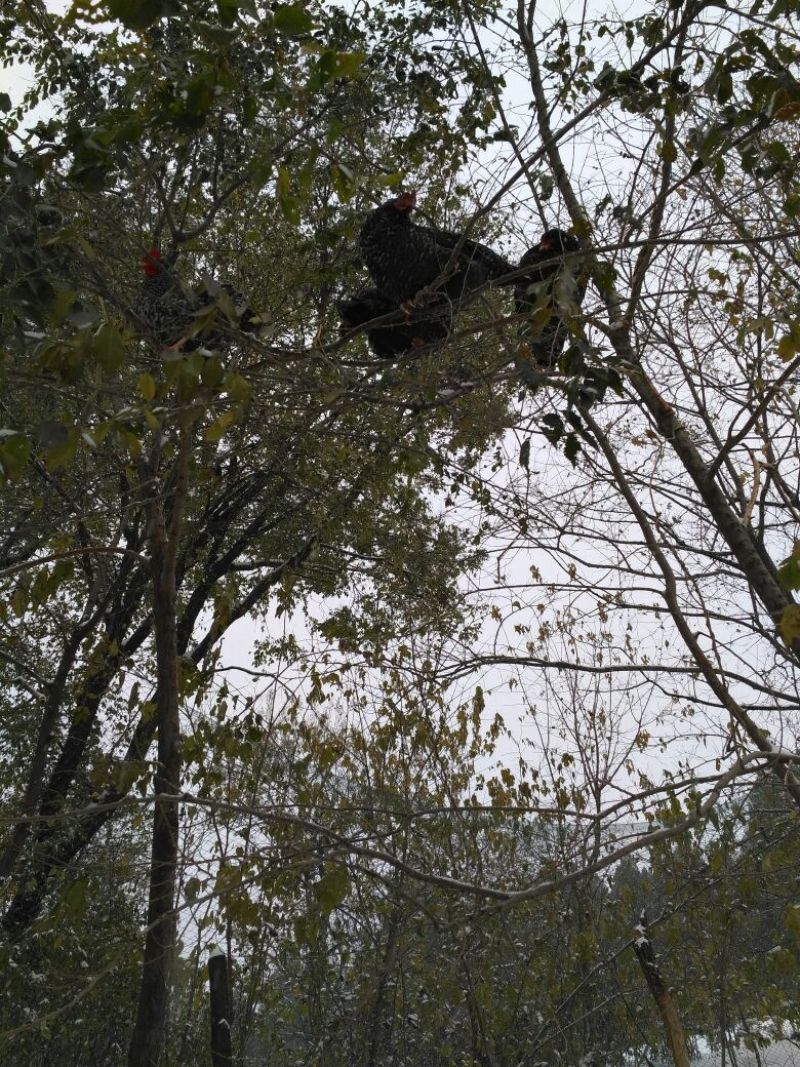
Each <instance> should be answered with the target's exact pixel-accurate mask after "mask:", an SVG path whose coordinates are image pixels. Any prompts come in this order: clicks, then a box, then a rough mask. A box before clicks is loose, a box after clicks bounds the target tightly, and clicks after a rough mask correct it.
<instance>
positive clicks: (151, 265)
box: [142, 245, 161, 278]
mask: <svg viewBox="0 0 800 1067" xmlns="http://www.w3.org/2000/svg"><path fill="white" fill-rule="evenodd" d="M160 259H161V249H160V248H159V247H158V245H153V247H152V248H151V249H150V251H149V252H148V253H147V254H146V255H145V256H143V258H142V269H143V270H144V272H145V274H146V275H147V277H148V278H154V277H155V276H156V274H158V263H159V260H160Z"/></svg>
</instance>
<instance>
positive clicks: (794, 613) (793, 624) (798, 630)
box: [780, 604, 800, 645]
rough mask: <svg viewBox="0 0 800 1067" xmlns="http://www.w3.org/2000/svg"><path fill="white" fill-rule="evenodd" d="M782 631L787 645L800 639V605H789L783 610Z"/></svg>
mask: <svg viewBox="0 0 800 1067" xmlns="http://www.w3.org/2000/svg"><path fill="white" fill-rule="evenodd" d="M780 631H781V637H782V638H783V639H784V641H785V642H786V644H787V645H791V644H792V642H793V641H796V640H797V639H798V638H799V637H800V604H789V605H787V607H785V608H784V609H783V615H782V616H781V622H780Z"/></svg>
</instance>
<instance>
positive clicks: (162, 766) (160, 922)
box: [128, 432, 188, 1067]
mask: <svg viewBox="0 0 800 1067" xmlns="http://www.w3.org/2000/svg"><path fill="white" fill-rule="evenodd" d="M187 460H188V444H187V434H186V433H185V432H184V437H183V440H182V442H181V448H180V454H179V456H178V460H177V477H176V479H175V483H174V491H173V499H172V513H171V516H170V525H169V531H168V530H167V525H166V518H165V512H164V504H163V501H162V499H161V498H160V496H158V495H157V494H154V498H153V503H152V505H151V520H150V551H151V572H152V581H153V620H154V633H155V646H156V647H155V651H156V666H157V691H156V715H157V720H158V768H157V770H156V775H155V791H156V801H155V810H154V813H153V843H152V850H151V860H150V895H149V901H148V908H147V939H146V941H145V949H144V961H143V963H142V982H141V987H140V990H139V1006H138V1010H137V1013H136V1022H135V1025H134V1029H133V1036H132V1038H131V1044H130V1048H129V1050H128V1067H158V1063H159V1060H160V1059H161V1054H162V1051H163V1048H164V1042H165V1037H166V1025H167V1014H168V1009H169V987H170V980H171V974H172V963H173V958H174V953H175V934H176V916H175V910H174V896H175V876H176V871H177V865H178V816H179V806H178V799H177V797H178V795H179V794H180V788H181V744H180V704H179V692H178V639H177V595H176V581H175V559H176V551H177V544H178V539H179V534H180V530H181V520H182V516H183V500H184V498H185V493H186V468H187ZM153 466H154V469H155V464H154V465H153ZM153 482H154V484H155V479H153ZM167 484H169V483H168V482H167Z"/></svg>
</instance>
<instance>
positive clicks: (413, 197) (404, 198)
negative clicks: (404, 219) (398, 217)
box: [394, 189, 417, 211]
mask: <svg viewBox="0 0 800 1067" xmlns="http://www.w3.org/2000/svg"><path fill="white" fill-rule="evenodd" d="M394 206H395V207H396V208H397V210H398V211H413V210H414V208H415V207H416V206H417V190H416V189H409V191H408V192H407V193H403V194H402V195H401V196H398V198H397V199H396V200H395V202H394Z"/></svg>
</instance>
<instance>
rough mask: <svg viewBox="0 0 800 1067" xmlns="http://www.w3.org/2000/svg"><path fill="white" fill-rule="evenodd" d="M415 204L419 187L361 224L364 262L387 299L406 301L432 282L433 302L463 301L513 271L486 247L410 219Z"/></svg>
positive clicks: (386, 205)
mask: <svg viewBox="0 0 800 1067" xmlns="http://www.w3.org/2000/svg"><path fill="white" fill-rule="evenodd" d="M416 203H417V194H416V192H415V191H413V190H412V191H411V192H407V193H403V194H402V195H401V196H398V197H396V198H395V199H394V200H389V201H388V202H387V203H385V204H382V205H381V206H380V207H378V208H375V210H374V211H370V213H369V214H368V215H367V217H366V219H365V221H364V225H363V226H362V227H361V234H360V236H359V245H360V247H361V254H362V256H363V258H364V263H365V265H366V267H367V270H368V271H369V273H370V277H371V278H372V280H373V282H374V283H375V285H376V286H377V288H378V290H379V291H380V292H381V293H382V294H383V295H384V296H385V297H386V298H387V299H389V300H392V301H394V302H395V304H402V303H405V302H406V301H409V300H412V299H413V298H414V297H415V296H416V295H417V294H418V293H419V292H420V290H422V289H426V288H427V287H429V286H431V287H433V290H434V291H433V293H432V300H433V301H434V302H435V301H436V299H437V297H438V299H439V300H443V299H444V298H447V299H449V300H450V301H453V302H458V303H461V302H463V301H464V299H465V298H466V297H467V296H468V295H469V294H470V293H472V292H474V291H475V290H476V289H480V287H481V286H483V285H485V284H486V283H487V282H490V281H494V280H496V279H498V278H502V276H503V275H505V274H509V273H510V272H511V270H512V268H511V265H510V264H509V263H508V262H507V261H506V260H505V259H503V257H502V256H500V255H498V254H497V253H496V252H494V251H493V250H492V249H491V248H489V247H487V245H484V244H480V242H478V241H471V240H469V239H468V238H465V237H463V236H462V235H461V234H458V233H453V232H452V231H450V230H440V229H437V228H436V227H435V226H418V225H417V224H416V223H415V222H412V221H411V213H412V211H413V210H414V208H415V207H416ZM434 283H436V284H434Z"/></svg>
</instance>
